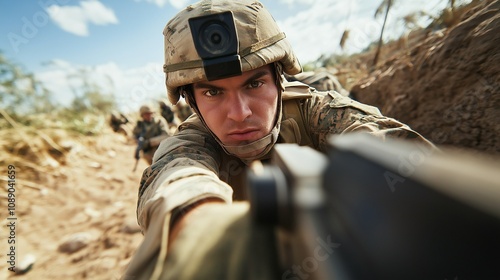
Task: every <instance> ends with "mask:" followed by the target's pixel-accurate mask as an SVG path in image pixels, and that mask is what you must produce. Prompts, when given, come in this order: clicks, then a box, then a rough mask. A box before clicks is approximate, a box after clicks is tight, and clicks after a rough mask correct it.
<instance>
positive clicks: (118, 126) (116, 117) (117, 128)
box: [109, 113, 129, 136]
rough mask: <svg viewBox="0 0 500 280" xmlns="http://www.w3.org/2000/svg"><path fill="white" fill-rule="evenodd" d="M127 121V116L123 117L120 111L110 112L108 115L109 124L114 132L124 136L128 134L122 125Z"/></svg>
mask: <svg viewBox="0 0 500 280" xmlns="http://www.w3.org/2000/svg"><path fill="white" fill-rule="evenodd" d="M128 122H129V121H128V119H127V117H125V116H124V115H123V114H122V113H120V114H118V113H111V116H110V117H109V126H111V129H113V131H114V132H117V133H122V134H123V135H125V136H128V132H127V130H126V129H125V128H124V125H125V124H127V123H128Z"/></svg>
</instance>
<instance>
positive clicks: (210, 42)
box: [200, 23, 231, 55]
mask: <svg viewBox="0 0 500 280" xmlns="http://www.w3.org/2000/svg"><path fill="white" fill-rule="evenodd" d="M230 39H231V35H230V33H229V30H228V29H227V28H226V27H225V26H224V25H222V24H220V23H211V24H208V25H206V27H205V28H203V29H202V31H201V32H200V42H201V43H202V44H201V45H202V47H203V48H204V49H205V50H206V51H207V52H209V53H211V54H213V55H219V54H223V53H225V52H226V51H227V49H228V48H229V47H230V46H231V44H230Z"/></svg>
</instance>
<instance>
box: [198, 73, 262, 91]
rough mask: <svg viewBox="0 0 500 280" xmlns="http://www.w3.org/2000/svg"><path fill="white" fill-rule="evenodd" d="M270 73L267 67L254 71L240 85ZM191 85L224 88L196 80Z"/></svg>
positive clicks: (201, 87)
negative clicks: (196, 81)
mask: <svg viewBox="0 0 500 280" xmlns="http://www.w3.org/2000/svg"><path fill="white" fill-rule="evenodd" d="M268 74H269V75H270V74H271V71H270V70H269V69H262V70H261V71H259V72H256V73H255V74H253V75H252V76H250V77H248V79H246V80H245V81H244V82H243V83H242V86H243V85H248V84H249V83H250V82H252V81H254V80H256V79H258V78H260V77H263V76H265V75H268ZM193 87H194V88H195V89H203V88H209V89H216V90H223V89H224V88H222V87H218V86H215V85H212V84H208V83H206V82H198V83H195V84H194V85H193Z"/></svg>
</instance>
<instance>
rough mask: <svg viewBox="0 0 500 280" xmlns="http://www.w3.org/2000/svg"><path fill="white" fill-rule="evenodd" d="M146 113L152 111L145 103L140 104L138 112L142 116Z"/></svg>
mask: <svg viewBox="0 0 500 280" xmlns="http://www.w3.org/2000/svg"><path fill="white" fill-rule="evenodd" d="M146 113H153V111H152V110H151V108H150V107H149V106H147V105H142V106H141V108H139V114H140V115H141V116H142V115H144V114H146Z"/></svg>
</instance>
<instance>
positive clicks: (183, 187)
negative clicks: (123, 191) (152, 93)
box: [137, 127, 232, 232]
mask: <svg viewBox="0 0 500 280" xmlns="http://www.w3.org/2000/svg"><path fill="white" fill-rule="evenodd" d="M220 151H221V150H220V148H219V147H218V144H217V143H216V141H215V140H214V139H213V138H212V137H211V135H209V134H207V133H204V132H203V131H200V130H197V129H194V128H190V127H188V128H180V129H179V131H178V132H177V133H176V134H175V135H173V136H171V137H169V138H167V139H165V140H164V141H163V142H162V143H161V144H160V146H159V148H158V150H157V151H156V153H155V156H154V160H153V165H151V166H150V167H149V168H147V169H146V170H145V171H144V172H143V175H142V179H141V182H140V187H139V197H138V204H137V219H138V222H139V225H140V226H141V229H142V230H143V232H144V231H146V230H147V228H148V226H149V224H150V223H152V222H154V221H159V220H162V218H158V217H155V218H154V217H153V213H154V216H157V215H161V216H162V217H163V216H165V215H166V214H167V213H170V212H172V211H173V210H174V209H176V208H183V207H185V206H188V205H190V204H192V203H195V202H197V201H199V200H201V199H204V198H208V197H216V198H220V199H222V200H224V201H226V202H228V203H230V202H231V200H232V189H231V187H230V186H229V185H228V184H226V183H225V182H223V181H221V180H220V179H219V177H218V172H219V165H218V162H220Z"/></svg>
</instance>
